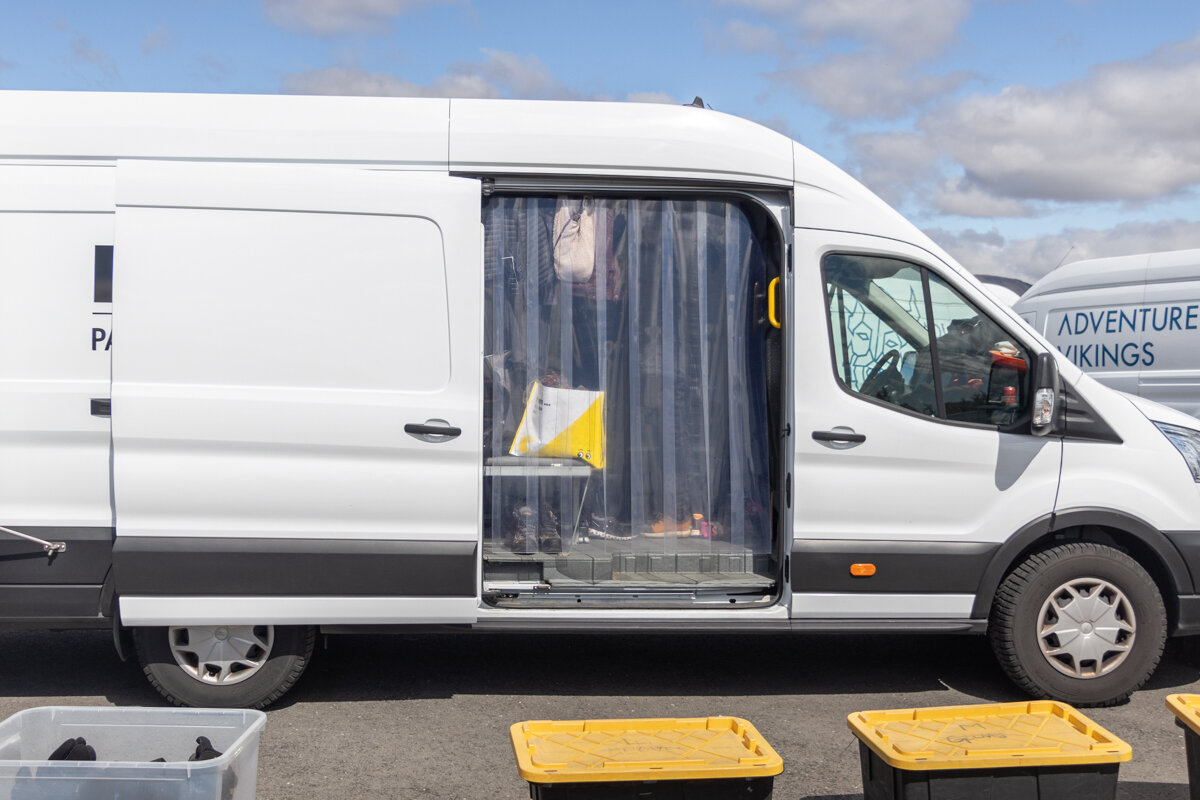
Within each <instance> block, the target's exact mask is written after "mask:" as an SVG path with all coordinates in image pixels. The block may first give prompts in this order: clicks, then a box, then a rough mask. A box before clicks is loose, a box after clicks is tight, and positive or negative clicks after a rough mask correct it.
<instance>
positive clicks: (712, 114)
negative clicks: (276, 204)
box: [0, 91, 967, 275]
mask: <svg viewBox="0 0 1200 800" xmlns="http://www.w3.org/2000/svg"><path fill="white" fill-rule="evenodd" d="M30 159H38V160H40V161H43V162H44V161H47V160H49V161H59V162H66V163H81V162H82V163H85V164H102V163H106V162H107V163H111V162H114V161H115V160H116V159H159V160H180V159H184V160H201V161H203V160H211V161H276V162H292V163H296V162H302V163H326V164H330V163H332V164H355V165H362V166H378V167H393V168H398V169H413V170H422V169H423V170H436V171H448V172H452V173H455V172H457V173H463V174H470V175H479V176H489V175H492V176H496V177H500V176H518V175H519V176H538V177H549V178H553V177H555V176H603V177H606V178H610V179H614V180H620V179H621V178H631V179H645V178H655V179H659V180H679V181H682V182H686V181H705V182H717V181H720V182H722V183H724V184H726V185H728V184H734V185H739V184H740V185H746V186H756V187H775V188H778V189H782V190H791V191H792V192H793V196H794V198H795V204H796V207H797V210H798V212H801V213H802V217H801V218H800V219H797V220H796V224H798V225H803V226H805V227H810V228H824V229H828V230H839V231H861V232H864V233H867V232H870V233H872V234H873V235H876V236H882V237H886V238H892V239H899V240H902V241H908V242H911V243H913V244H916V245H917V246H918V247H921V248H922V249H924V250H926V251H927V252H928V253H930V254H932V255H934V256H935V257H936V258H938V259H940V260H942V261H944V262H946V263H947V264H953V259H951V258H950V257H949V256H948V255H947V254H946V253H945V252H944V251H943V250H942V249H941V248H939V247H938V246H937V245H936V244H935V243H934V242H933V241H932V240H930V239H929V237H928V236H926V235H925V234H924V233H922V232H921V231H919V230H918V229H917V228H916V226H914V225H912V223H910V222H909V221H908V220H906V219H904V217H903V216H901V215H900V214H899V213H898V212H897V211H895V209H893V208H891V207H890V206H888V205H887V204H886V203H885V202H883V200H881V199H880V198H879V197H877V196H876V195H874V194H873V193H872V192H871V191H870V190H868V189H867V188H866V187H865V186H863V185H862V184H861V183H859V182H858V181H857V180H855V179H854V178H853V177H851V176H850V175H848V174H847V173H846V172H844V171H843V170H841V169H839V168H838V167H837V166H835V165H834V164H832V163H830V162H829V161H827V160H825V159H824V158H822V157H821V156H819V155H817V154H816V153H814V152H812V151H811V150H809V149H808V148H806V147H804V146H803V145H801V144H799V143H797V142H793V141H792V140H791V139H789V138H787V137H786V136H784V135H783V134H780V133H777V132H776V131H773V130H771V129H769V128H766V127H763V126H762V125H759V124H757V123H754V122H751V121H749V120H745V119H742V118H740V117H735V116H732V115H729V114H722V113H720V112H717V111H712V110H710V109H705V108H697V107H695V106H675V105H665V104H658V103H613V102H576V101H544V100H470V99H447V98H422V97H335V96H303V95H220V94H149V93H136V92H29V91H0V162H4V161H8V162H16V163H20V162H22V161H25V160H30ZM955 268H956V269H957V270H958V271H959V272H960V273H962V274H964V275H966V274H967V273H966V271H965V270H963V269H962V268H961V267H958V266H957V265H955Z"/></svg>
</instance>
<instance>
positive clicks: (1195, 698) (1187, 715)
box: [1167, 694, 1200, 733]
mask: <svg viewBox="0 0 1200 800" xmlns="http://www.w3.org/2000/svg"><path fill="white" fill-rule="evenodd" d="M1167 708H1169V709H1171V713H1173V714H1174V715H1175V716H1177V717H1179V721H1180V722H1182V723H1183V724H1184V725H1187V726H1188V727H1189V728H1191V729H1192V732H1193V733H1200V694H1170V695H1167Z"/></svg>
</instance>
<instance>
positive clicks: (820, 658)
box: [0, 631, 1200, 800]
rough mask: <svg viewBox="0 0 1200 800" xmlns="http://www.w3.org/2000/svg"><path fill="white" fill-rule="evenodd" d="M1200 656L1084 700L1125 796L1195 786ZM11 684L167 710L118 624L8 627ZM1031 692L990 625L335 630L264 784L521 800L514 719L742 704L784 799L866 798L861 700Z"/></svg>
mask: <svg viewBox="0 0 1200 800" xmlns="http://www.w3.org/2000/svg"><path fill="white" fill-rule="evenodd" d="M1194 664H1200V659H1197V658H1196V657H1195V655H1194V648H1193V647H1192V646H1190V645H1189V646H1188V647H1187V648H1184V647H1179V646H1172V647H1171V648H1170V649H1169V650H1168V653H1167V655H1166V657H1165V658H1164V660H1163V662H1162V664H1161V665H1160V666H1159V669H1158V671H1157V673H1156V674H1155V676H1154V677H1153V678H1152V679H1151V680H1150V683H1149V684H1148V685H1147V687H1146V688H1144V689H1142V690H1141V691H1139V692H1138V693H1137V694H1135V695H1134V697H1133V699H1132V700H1131V701H1130V702H1129V703H1127V704H1125V705H1123V706H1119V707H1116V708H1109V709H1093V710H1090V711H1088V712H1087V713H1088V714H1089V715H1090V716H1091V717H1092V718H1093V719H1094V720H1095V721H1097V722H1098V723H1100V724H1101V725H1103V726H1104V727H1106V728H1108V729H1109V730H1110V731H1112V732H1113V733H1115V734H1116V735H1117V736H1119V737H1121V738H1123V739H1124V740H1125V741H1127V742H1129V743H1130V744H1131V745H1132V746H1133V760H1132V761H1130V762H1127V763H1125V764H1122V765H1121V767H1120V783H1119V790H1118V795H1117V796H1118V797H1119V798H1125V799H1126V800H1134V799H1135V798H1136V799H1139V800H1140V799H1144V800H1186V799H1187V798H1188V796H1189V795H1188V775H1187V765H1186V760H1185V757H1184V738H1183V732H1182V731H1181V730H1180V729H1179V728H1178V727H1176V726H1175V724H1174V717H1173V715H1172V714H1171V713H1170V712H1169V711H1168V710H1167V709H1166V707H1165V704H1164V698H1165V697H1166V696H1167V695H1168V694H1170V693H1172V692H1200V668H1197V666H1193V665H1194ZM0 692H2V696H0V719H3V718H7V717H8V716H9V715H11V714H14V713H16V712H17V711H20V710H22V709H26V708H32V707H35V706H43V705H116V706H159V705H161V701H160V700H159V697H158V695H157V693H155V692H154V690H153V689H151V688H150V686H149V684H148V683H147V682H146V681H145V679H144V678H143V676H142V674H141V670H140V669H139V668H138V667H137V665H136V664H134V663H132V662H129V663H121V661H120V660H119V659H118V658H117V656H116V654H115V651H114V649H113V646H112V640H111V636H110V634H108V633H106V632H82V631H71V632H45V631H34V632H30V631H0ZM1020 699H1024V698H1023V697H1022V695H1020V693H1019V692H1017V691H1016V690H1015V689H1014V688H1013V687H1012V685H1011V684H1010V683H1009V682H1008V681H1007V679H1006V678H1005V677H1004V676H1003V674H1002V673H1001V672H1000V670H999V668H998V667H997V666H996V664H995V662H994V661H993V659H992V656H991V652H990V650H989V648H988V645H987V642H986V641H985V640H984V639H982V638H979V637H965V636H963V637H959V636H947V637H938V636H895V635H889V636H865V635H855V636H839V635H828V636H815V635H790V636H789V635H777V634H748V635H736V636H734V635H728V634H717V635H713V634H710V635H692V634H688V635H646V634H642V635H634V634H630V635H615V634H614V635H607V634H606V635H590V636H584V635H573V634H572V635H565V634H563V635H544V636H531V635H517V634H477V633H463V634H436V635H398V636H335V637H330V638H329V639H328V646H327V647H321V648H320V649H319V650H318V652H317V653H316V655H315V657H314V660H313V663H312V665H311V666H310V668H309V670H308V672H307V673H306V674H305V676H304V677H303V678H302V679H301V681H300V683H299V684H297V686H296V687H295V688H294V689H293V690H292V691H291V692H290V693H289V694H288V695H287V696H286V697H284V698H283V700H282V701H280V702H279V703H278V704H277V705H275V706H273V707H272V708H271V709H270V710H269V711H268V720H267V725H266V728H265V729H264V730H263V734H262V738H261V741H260V750H259V765H258V795H257V796H258V797H259V798H262V800H291V798H297V799H300V798H302V799H304V800H309V799H310V798H312V799H316V798H322V799H323V798H409V797H420V798H466V799H468V800H475V799H477V798H479V799H486V800H523V798H527V797H529V791H528V786H527V784H526V783H525V782H524V781H523V780H521V778H520V776H519V775H518V774H517V769H516V763H515V760H514V758H513V752H512V747H511V745H510V743H509V734H508V727H509V725H511V724H512V723H513V722H518V721H521V720H532V719H592V718H622V717H694V716H711V715H719V714H728V715H733V716H738V717H744V718H746V719H748V720H750V721H751V722H752V723H753V724H754V725H755V726H756V727H757V728H758V729H759V731H760V732H761V733H762V734H763V735H764V737H765V738H766V739H767V741H769V742H770V743H771V744H772V745H773V746H774V747H775V749H776V750H777V751H779V753H780V755H781V756H782V757H783V760H784V765H785V771H784V773H783V775H781V776H779V777H777V778H776V779H775V794H774V798H775V800H857V798H860V797H861V796H862V785H861V776H860V773H859V757H858V747H857V741H856V740H855V739H854V737H853V736H852V735H851V733H850V732H849V730H848V729H847V727H846V715H847V714H849V713H851V712H853V711H858V710H865V709H885V708H909V707H916V706H939V705H959V704H973V703H988V702H1004V701H1011V700H1020ZM1088 800H1091V799H1090V798H1089V799H1088Z"/></svg>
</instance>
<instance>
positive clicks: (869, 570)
mask: <svg viewBox="0 0 1200 800" xmlns="http://www.w3.org/2000/svg"><path fill="white" fill-rule="evenodd" d="M850 574H851V575H853V576H854V577H856V578H869V577H871V576H872V575H874V574H875V565H874V564H851V565H850Z"/></svg>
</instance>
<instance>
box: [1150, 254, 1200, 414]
mask: <svg viewBox="0 0 1200 800" xmlns="http://www.w3.org/2000/svg"><path fill="white" fill-rule="evenodd" d="M1197 255H1200V254H1198V253H1197V252H1196V251H1187V252H1184V253H1153V254H1151V256H1150V270H1149V271H1148V274H1150V275H1153V280H1151V281H1149V282H1148V283H1147V284H1146V297H1145V303H1146V305H1147V306H1149V307H1150V308H1152V309H1153V311H1152V312H1151V318H1150V331H1149V332H1147V334H1146V337H1147V341H1150V340H1151V337H1152V338H1153V341H1154V342H1155V347H1154V349H1153V353H1152V354H1151V355H1152V360H1151V359H1144V360H1151V363H1150V364H1149V365H1146V364H1143V366H1142V371H1141V374H1140V376H1139V382H1138V394H1140V395H1141V396H1142V397H1145V398H1146V399H1147V400H1153V401H1155V402H1157V403H1163V404H1164V405H1168V406H1171V407H1172V408H1177V409H1179V410H1180V411H1182V412H1184V413H1185V414H1191V415H1192V416H1193V417H1200V261H1198V260H1197ZM1143 349H1145V348H1143Z"/></svg>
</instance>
